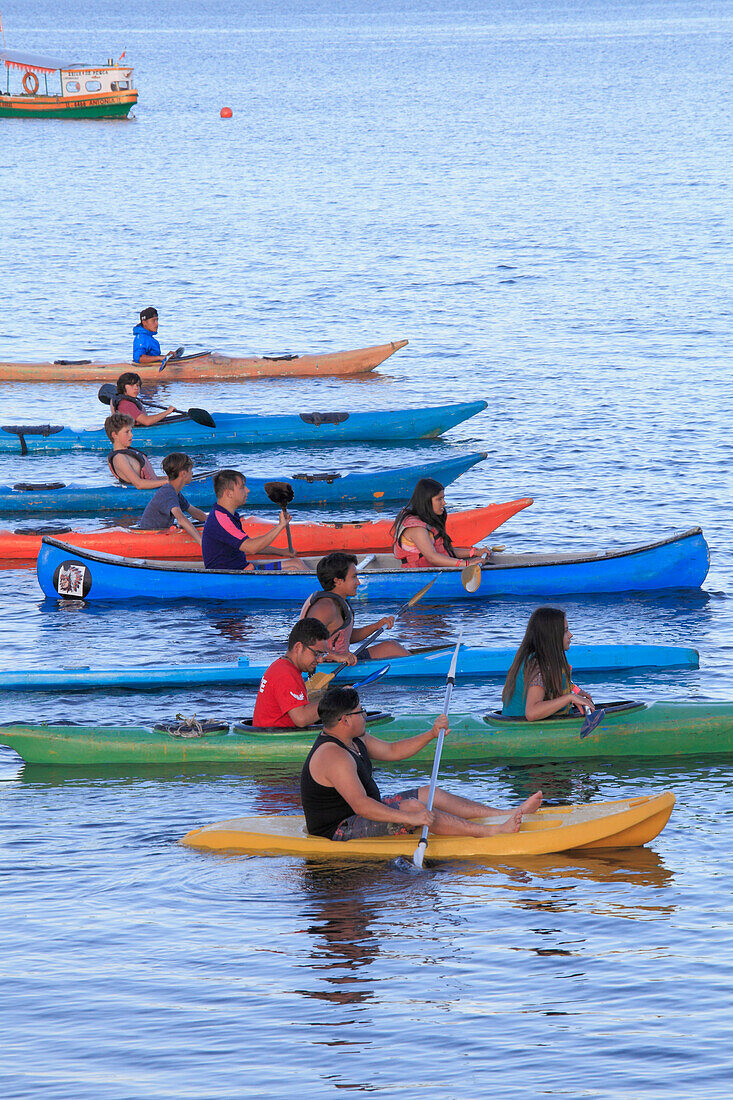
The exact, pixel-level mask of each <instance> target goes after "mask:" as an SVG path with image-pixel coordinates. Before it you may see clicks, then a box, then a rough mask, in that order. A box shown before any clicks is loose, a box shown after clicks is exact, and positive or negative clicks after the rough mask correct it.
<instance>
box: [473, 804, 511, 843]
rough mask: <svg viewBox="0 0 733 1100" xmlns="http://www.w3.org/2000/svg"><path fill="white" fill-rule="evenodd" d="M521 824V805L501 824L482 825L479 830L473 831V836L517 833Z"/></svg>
mask: <svg viewBox="0 0 733 1100" xmlns="http://www.w3.org/2000/svg"><path fill="white" fill-rule="evenodd" d="M521 824H522V807H521V806H518V807H517V809H516V810H514V812H513V813H511V814H509V817H508V818H507V819H506V821H502V823H501V825H484V826H483V828H482V829H481V832H480V833H479V832H476V833H473V834H472V835H473V836H496V835H497V833H518V832H519V826H520V825H521Z"/></svg>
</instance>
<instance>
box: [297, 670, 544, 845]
mask: <svg viewBox="0 0 733 1100" xmlns="http://www.w3.org/2000/svg"><path fill="white" fill-rule="evenodd" d="M318 714H319V716H320V718H321V721H322V722H323V733H321V734H320V735H319V736H318V738H317V739H316V741H315V743H314V745H313V747H312V749H311V750H310V752H309V753H308V756H307V758H306V761H305V764H304V765H303V771H302V772H301V776H300V795H301V799H302V802H303V812H304V813H305V822H306V826H307V828H308V832H309V833H313V834H315V835H316V836H325V837H328V838H329V839H330V840H354V839H356V838H357V837H358V838H362V837H370V836H391V835H394V834H396V833H409V832H412V831H413V830H414V829H418V828H420V827H421V826H423V825H428V826H429V827H430V830H431V832H433V833H435V834H436V835H438V836H494V835H495V834H496V833H516V832H517V831H518V830H519V826H520V824H521V821H522V815H523V814H531V813H534V812H535V811H536V810H537V809H538V808H539V807H540V805H541V804H542V791H537V792H536V794H533V795H532V796H531V798H528V799H527V800H526V801H525V802H523V803H522V804H521V806H518V807H517V808H516V809H515V810H513V811H512V810H495V809H492V807H491V806H485V805H483V804H482V803H481V802H472V801H470V799H468V798H461V797H459V796H458V795H453V794H448V792H447V791H443V790H441V788H440V787H436V789H435V798H434V800H433V809H432V811H429V810H428V808H427V799H428V790H429V788H428V785H427V784H426V785H425V786H424V787H419V788H415V789H412V790H409V791H400V792H399V793H398V794H394V795H388V796H386V797H383V796H382V795H381V794H380V791H379V787H378V786H377V784H376V783H375V781H374V778H373V775H372V760H407V759H409V758H410V757H411V756H414V755H415V753H418V752H419V751H420V749H422V748H424V747H425V745H427V744H429V743H430V741H432V740H433V739H434V738H435V737H437V736H438V734H439V732H440V730H441V729H444V730H445V731H446V736H447V735H448V734H449V733H450V730H449V728H448V719H447V718H446V716H445V715H444V714H440V715H438V717H437V718H436V719H435V722H434V723H433V725H432V727H431V729H429V730H427V731H426V732H425V733H419V734H417V735H416V736H415V737H405V738H403V739H402V740H401V741H382V740H380V738H378V737H373V736H372V735H371V734H369V733H366V719H365V711H364V709H363V707H362V706H361V705H360V703H359V696H358V693H357V692H356V691H355V690H354V689H353V688H342V687H331V688H329V690H328V691H327V692H326V694H325V695H324V696H323V698H322V699H321V701H320V703H319V704H318ZM497 816H501V817H505V816H506V820H505V821H502V822H500V823H498V824H496V825H487V824H484V822H483V820H477V819H484V818H487V817H497Z"/></svg>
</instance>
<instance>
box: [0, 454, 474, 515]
mask: <svg viewBox="0 0 733 1100" xmlns="http://www.w3.org/2000/svg"><path fill="white" fill-rule="evenodd" d="M485 458H486V453H485V452H483V451H474V452H473V453H472V454H467V455H461V457H460V458H449V459H446V460H445V461H443V462H425V463H420V465H418V466H396V467H393V468H392V469H386V470H363V471H359V472H358V473H344V474H340V473H335V472H332V473H321V474H315V473H301V474H283V473H276V474H271V475H270V477H250V475H249V474H248V473H247V469H246V464H245V469H244V471H243V472H244V473H245V474H246V475H247V486H248V488H249V496H248V498H247V507H248V508H249V507H260V506H262V505H263V504H264V505H267V506H268V507H272V501H271V500H270V499H269V497H268V496H267V494H266V493H265V488H264V486H265V483H266V482H268V481H287V482H289V483H290V484H292V486H293V490H294V492H295V498H294V501H295V503H296V504H298V505H301V506H302V507H320V506H321V505H323V504H327V505H334V504H373V503H374V501H375V500H378V501H383V500H399V501H402V502H404V501H406V500H409V498H410V495H411V493H412V490H413V489H414V488H415V483H416V482H417V481H419V479H420V478H421V477H432V478H435V479H436V481H439V482H440V483H441V484H442V485H449V484H450V483H451V482H452V481H455V480H456V478H457V477H460V476H461V474H464V473H465V472H466V470H470V469H471V467H472V466H475V465H476V463H478V462H481V461H483V459H485ZM154 492H155V489H135V488H132V487H130V486H126V485H120V484H119V483H117V484H111V485H73V484H71V485H65V484H64V483H63V482H59V481H57V482H47V483H42V482H18V483H17V484H16V485H0V515H2V514H6V515H20V514H27V515H38V514H41V513H44V512H51V513H53V514H54V515H58V516H62V515H69V516H72V515H73V516H75V515H81V514H83V513H86V512H91V513H93V514H95V515H98V514H99V513H101V512H138V513H140V514H142V512H143V510H144V509H145V505H146V504H147V503H148V501H149V500H150V498H151V496H152V495H153V493H154ZM184 495H185V497H186V499H187V500H188V501H189V503H190V504H193V505H194V506H195V507H196V508H202V509H204V510H206V509H208V508H210V507H211V506H212V504H213V503H214V501H215V499H216V498H215V496H214V486H213V481H212V477H202V478H198V479H196V480H194V481H192V482H191V484H190V485H188V486H187V487H186V492H185V494H184Z"/></svg>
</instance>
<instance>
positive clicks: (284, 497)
mask: <svg viewBox="0 0 733 1100" xmlns="http://www.w3.org/2000/svg"><path fill="white" fill-rule="evenodd" d="M265 492H266V493H267V495H268V497H269V498H270V500H271V501H272V503H273V504H277V506H278V508H280V509H281V510H282V511H285V509H286V508H287V506H288V504H290V503H291V502H292V499H293V497H294V496H295V493H294V492H293V486H292V485H288V483H287V481H266V482H265ZM285 534H286V536H287V540H288V550H289V551H290V553H291V554H295V550H294V549H293V537H292V535H291V534H290V520H288V522H287V523H286V524H285Z"/></svg>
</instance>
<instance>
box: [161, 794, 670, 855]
mask: <svg viewBox="0 0 733 1100" xmlns="http://www.w3.org/2000/svg"><path fill="white" fill-rule="evenodd" d="M674 803H675V797H674V794H673V793H672V792H671V791H664V792H662V794H659V795H656V796H655V797H649V796H647V795H643V796H641V797H638V798H628V799H620V800H618V801H615V802H595V803H593V802H591V803H588V804H586V805H580V806H552V807H549V806H548V807H547V808H545V809H541V810H539V811H538V812H537V813H535V814H528V815H527V816H526V817H525V818H524V819H523V820H522V824H521V827H520V830H519V832H517V833H503V834H498V835H496V836H490V837H465V836H463V837H447V836H434V835H432V834H429V835H428V844H427V848H426V849H425V853H424V855H425V858H426V859H428V860H443V859H451V860H452V859H500V858H505V857H507V856H536V855H546V854H547V853H549V852H567V851H573V850H574V849H578V848H580V849H594V848H631V847H636V846H638V845H642V844H648V843H649V841H651V840H654V838H655V837H656V836H658V835H659V833H660V832H661V831H662V829H663V828H664V826H665V825H666V824H667V822H668V821H669V817H670V814H671V813H672V809H673V807H674ZM505 820H506V817H505V816H504V815H502V816H500V817H494V818H486V819H485V822H486V824H498V823H500V822H503V821H505ZM418 837H419V830H416V831H414V832H413V833H412V834H407V835H406V836H385V837H372V838H369V839H365V840H347V841H333V840H327V839H326V838H325V837H318V836H312V835H310V834H309V833H307V832H306V829H305V819H304V818H303V817H302V816H301V815H292V816H289V817H249V818H247V817H239V818H233V819H231V820H229V821H219V822H217V823H216V824H215V825H208V826H205V827H204V828H201V829H192V830H191V832H189V833H187V834H186V836H184V837H183V839H182V840H181V844H183V845H185V846H187V847H189V848H197V849H199V850H200V851H209V852H248V853H253V854H256V855H271V856H282V855H290V856H302V857H303V858H306V859H312V858H316V859H337V860H348V859H355V858H356V859H397V858H398V857H400V856H402V857H403V858H407V859H411V858H412V856H413V855H414V852H415V847H416V844H417V840H418Z"/></svg>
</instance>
